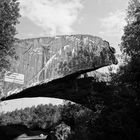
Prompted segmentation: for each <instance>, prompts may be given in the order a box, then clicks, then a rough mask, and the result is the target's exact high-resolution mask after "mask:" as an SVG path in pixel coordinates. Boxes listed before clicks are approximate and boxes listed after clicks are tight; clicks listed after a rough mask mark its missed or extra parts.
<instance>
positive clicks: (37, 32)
mask: <svg viewBox="0 0 140 140" xmlns="http://www.w3.org/2000/svg"><path fill="white" fill-rule="evenodd" d="M19 2H20V14H21V18H20V24H18V25H17V26H16V28H17V32H18V34H17V35H16V37H17V38H19V39H25V38H35V37H45V36H50V35H51V36H56V35H63V34H90V35H93V36H99V37H101V38H103V39H104V40H107V41H109V43H110V44H111V46H113V47H114V48H115V49H116V51H117V53H119V47H118V44H120V42H121V36H122V35H123V27H124V26H125V25H126V22H125V17H126V9H127V6H128V0H20V1H19ZM37 102H38V103H53V104H55V103H62V100H52V99H50V98H47V99H42V98H39V99H32V100H31V99H30V100H29V99H28V100H27V99H24V100H16V102H14V101H10V102H6V103H5V104H3V106H2V108H1V110H5V111H9V110H13V109H14V108H16V107H17V106H18V108H20V107H21V106H22V107H25V106H27V105H28V106H32V105H35V103H37Z"/></svg>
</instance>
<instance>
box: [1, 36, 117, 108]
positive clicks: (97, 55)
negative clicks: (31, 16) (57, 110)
mask: <svg viewBox="0 0 140 140" xmlns="http://www.w3.org/2000/svg"><path fill="white" fill-rule="evenodd" d="M52 40H53V41H52ZM51 41H52V42H51ZM49 42H51V43H52V44H53V45H47V44H49ZM41 46H42V47H41ZM16 47H17V51H19V54H23V56H21V55H19V57H20V58H19V59H18V60H17V61H15V62H16V63H17V64H18V65H15V64H13V66H12V68H13V69H15V72H19V73H23V74H24V75H25V80H26V82H25V85H24V86H25V89H24V90H23V91H21V92H19V93H17V94H15V93H14V92H13V93H12V94H11V95H8V96H7V97H5V98H2V99H1V100H3V101H4V100H11V99H17V98H32V97H53V98H59V99H66V100H70V101H73V102H76V103H79V104H82V105H84V106H87V107H89V108H90V105H91V101H90V97H91V96H93V95H96V93H97V92H99V91H100V92H101V89H103V88H102V85H100V86H101V87H99V86H97V84H96V83H94V82H93V79H94V78H89V77H87V78H80V79H79V78H78V77H79V76H80V75H81V74H84V73H86V72H90V71H95V70H97V69H98V68H101V67H104V66H108V65H111V64H117V60H116V58H115V55H114V52H115V51H114V49H113V48H111V47H110V45H109V43H108V42H107V41H104V40H102V39H101V38H99V37H93V36H89V35H71V36H58V37H56V38H40V39H29V40H22V41H19V42H17V46H16ZM25 47H27V48H26V50H25ZM22 49H23V50H24V51H23V50H22ZM42 50H43V51H42ZM20 51H21V52H20ZM34 52H37V53H34ZM26 55H27V56H26ZM12 68H11V69H12ZM48 81H50V82H48ZM29 82H31V83H34V82H37V85H36V86H32V87H30V88H27V85H28V84H29ZM42 83H43V84H42ZM97 87H98V88H97ZM26 88H27V89H26ZM103 90H104V89H103Z"/></svg>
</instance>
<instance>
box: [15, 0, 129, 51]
mask: <svg viewBox="0 0 140 140" xmlns="http://www.w3.org/2000/svg"><path fill="white" fill-rule="evenodd" d="M127 4H128V0H22V1H21V3H20V9H21V10H20V13H21V15H22V17H21V19H20V24H19V25H17V30H18V34H17V37H19V38H32V37H40V36H47V35H60V34H81V33H82V34H91V35H94V36H100V37H102V38H103V39H106V40H107V41H109V42H110V44H111V45H112V46H114V47H115V48H116V49H118V44H119V43H120V38H121V35H122V33H123V27H124V25H125V20H124V18H125V12H126V8H127Z"/></svg>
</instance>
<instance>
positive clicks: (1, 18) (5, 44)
mask: <svg viewBox="0 0 140 140" xmlns="http://www.w3.org/2000/svg"><path fill="white" fill-rule="evenodd" d="M19 17H20V14H19V2H17V0H1V1H0V58H1V59H0V71H2V69H7V68H9V66H10V63H9V60H8V56H13V55H14V54H15V50H14V47H13V43H14V41H15V35H16V28H15V25H16V24H17V23H18V22H19V21H18V18H19Z"/></svg>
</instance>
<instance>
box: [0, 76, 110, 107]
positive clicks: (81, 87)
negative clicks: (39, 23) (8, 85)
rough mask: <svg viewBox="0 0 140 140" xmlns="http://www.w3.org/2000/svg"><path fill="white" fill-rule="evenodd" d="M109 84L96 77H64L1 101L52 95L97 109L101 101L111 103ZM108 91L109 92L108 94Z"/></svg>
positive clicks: (52, 96)
mask: <svg viewBox="0 0 140 140" xmlns="http://www.w3.org/2000/svg"><path fill="white" fill-rule="evenodd" d="M109 88H110V87H109V86H107V85H106V84H105V83H102V82H95V79H94V77H84V78H74V77H67V76H66V77H63V78H59V79H55V80H52V81H50V82H48V83H43V84H39V85H36V86H33V87H30V88H27V89H24V90H23V91H21V92H19V93H15V94H12V95H10V96H8V97H4V98H1V101H6V100H13V99H19V98H34V97H51V98H57V99H64V100H69V101H72V102H75V103H78V104H81V105H83V106H85V107H87V108H89V109H92V110H95V104H97V102H98V101H99V102H100V101H101V100H102V101H104V102H106V103H109V101H110V99H109V98H110V96H108V95H107V94H108V92H107V91H109ZM106 93H107V94H106Z"/></svg>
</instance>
